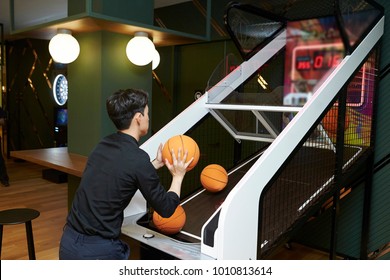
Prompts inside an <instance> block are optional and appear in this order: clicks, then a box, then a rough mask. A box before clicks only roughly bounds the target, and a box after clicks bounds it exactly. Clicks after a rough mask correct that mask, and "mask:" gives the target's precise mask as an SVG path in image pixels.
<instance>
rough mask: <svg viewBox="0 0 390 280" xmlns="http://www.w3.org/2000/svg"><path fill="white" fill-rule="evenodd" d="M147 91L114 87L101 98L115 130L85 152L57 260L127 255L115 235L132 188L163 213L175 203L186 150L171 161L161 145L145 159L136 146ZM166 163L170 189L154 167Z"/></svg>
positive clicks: (143, 130)
mask: <svg viewBox="0 0 390 280" xmlns="http://www.w3.org/2000/svg"><path fill="white" fill-rule="evenodd" d="M147 104H148V95H147V93H146V92H144V91H142V90H137V89H127V90H119V91H118V92H115V93H114V94H112V95H111V96H110V97H108V99H107V101H106V108H107V112H108V115H109V117H110V119H111V120H112V122H113V123H114V125H115V126H116V128H117V130H118V131H117V132H116V133H114V134H111V135H108V136H106V137H105V138H103V139H102V140H101V141H100V143H99V144H98V145H97V146H96V147H95V149H94V150H93V151H92V153H91V154H90V156H89V157H88V162H87V165H86V168H85V170H84V173H83V176H82V178H81V182H80V186H79V187H78V189H77V192H76V194H75V197H74V200H73V203H72V207H71V209H70V212H69V215H68V217H67V224H66V225H65V227H64V232H63V236H62V239H61V244H60V252H59V257H60V259H128V257H129V254H130V249H129V247H128V245H127V244H126V243H124V242H123V241H121V240H120V239H119V235H120V232H121V226H122V222H123V211H124V209H125V208H126V207H127V205H128V204H129V202H130V200H131V199H132V197H133V196H134V194H135V192H136V191H137V190H140V191H141V193H142V195H143V196H144V197H145V199H146V200H147V201H148V202H149V204H150V206H151V207H153V208H154V210H155V211H157V213H159V214H160V215H161V216H163V217H169V216H171V215H172V214H173V212H174V211H175V209H176V207H177V206H178V204H179V202H180V191H181V184H182V181H183V178H184V175H185V173H186V168H187V166H188V165H189V164H190V163H191V161H192V160H193V159H190V160H189V161H186V160H187V151H180V150H179V151H178V156H177V158H176V157H175V154H174V153H173V151H172V157H174V160H173V163H172V164H170V163H169V162H168V161H167V160H165V162H164V161H163V159H162V145H160V146H159V148H158V151H157V157H156V159H155V160H154V161H153V162H150V158H149V156H148V154H147V153H146V152H145V151H143V150H142V149H140V148H139V144H138V142H139V140H140V138H141V137H142V136H144V135H146V134H147V132H148V129H149V116H148V111H149V108H148V105H147ZM164 165H166V166H167V168H168V169H169V171H170V172H171V174H172V183H171V186H170V189H169V190H168V191H166V190H165V189H164V187H163V186H162V185H161V183H160V179H159V177H158V174H157V172H156V169H158V168H161V167H162V166H164Z"/></svg>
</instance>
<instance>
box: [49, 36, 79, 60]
mask: <svg viewBox="0 0 390 280" xmlns="http://www.w3.org/2000/svg"><path fill="white" fill-rule="evenodd" d="M49 52H50V55H51V57H52V58H53V60H54V61H55V62H58V63H63V64H68V63H71V62H73V61H75V60H76V59H77V57H78V56H79V54H80V45H79V42H77V40H76V38H74V37H73V36H72V32H71V31H70V30H67V29H59V30H58V33H57V35H55V36H54V37H53V38H52V39H51V40H50V42H49Z"/></svg>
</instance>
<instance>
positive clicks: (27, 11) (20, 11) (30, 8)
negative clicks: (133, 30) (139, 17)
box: [0, 0, 191, 38]
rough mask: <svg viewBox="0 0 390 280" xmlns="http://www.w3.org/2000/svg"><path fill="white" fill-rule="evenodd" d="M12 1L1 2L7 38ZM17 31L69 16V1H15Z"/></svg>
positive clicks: (165, 0)
mask: <svg viewBox="0 0 390 280" xmlns="http://www.w3.org/2000/svg"><path fill="white" fill-rule="evenodd" d="M188 1H191V0H155V1H154V6H155V8H161V7H165V6H170V5H174V4H178V3H182V2H188ZM9 2H10V0H0V23H2V24H3V25H4V35H5V38H7V37H8V35H9V31H10V8H9ZM14 3H15V9H14V10H15V16H14V18H15V23H16V22H17V25H16V26H15V29H19V28H25V27H28V26H32V25H35V24H40V23H44V22H50V21H53V20H56V19H61V18H64V17H66V16H67V5H68V0H14Z"/></svg>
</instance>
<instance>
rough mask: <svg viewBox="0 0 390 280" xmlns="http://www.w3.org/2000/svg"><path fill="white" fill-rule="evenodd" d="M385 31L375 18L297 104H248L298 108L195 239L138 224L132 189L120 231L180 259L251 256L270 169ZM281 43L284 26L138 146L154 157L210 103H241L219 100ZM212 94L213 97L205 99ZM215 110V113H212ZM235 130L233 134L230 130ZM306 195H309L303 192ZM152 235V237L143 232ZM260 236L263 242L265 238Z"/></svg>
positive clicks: (140, 204)
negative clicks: (208, 232) (210, 240)
mask: <svg viewBox="0 0 390 280" xmlns="http://www.w3.org/2000/svg"><path fill="white" fill-rule="evenodd" d="M383 31H384V18H382V19H380V20H379V21H378V23H377V24H376V25H375V27H374V28H373V29H372V30H371V31H370V32H369V33H368V35H367V36H366V37H365V38H364V39H363V41H362V42H361V43H360V44H359V45H358V46H357V47H356V48H355V50H354V51H353V52H352V53H351V54H349V55H347V56H345V57H344V59H343V60H342V61H341V62H340V64H339V65H338V66H337V67H336V68H335V69H334V70H333V71H332V72H331V73H330V75H329V76H327V77H325V78H324V80H323V81H321V83H319V87H318V88H317V89H316V90H315V91H314V92H313V96H312V97H311V98H310V100H309V101H308V102H307V103H306V104H305V105H304V106H303V107H300V108H299V110H298V109H296V108H286V107H283V108H279V107H273V108H272V106H265V107H262V106H252V107H253V108H252V107H251V108H246V109H250V110H257V111H261V110H281V111H289V110H291V111H294V112H297V114H296V116H295V117H294V118H293V119H292V121H291V122H290V123H289V124H288V125H287V126H286V127H285V129H284V130H283V131H282V132H281V133H280V134H279V135H278V136H277V137H276V138H275V139H274V140H273V142H272V143H271V145H270V146H269V147H268V148H267V149H266V150H265V152H264V153H263V154H262V155H261V156H260V157H259V158H258V159H257V160H256V162H255V163H254V164H253V166H252V167H251V168H250V169H249V171H248V172H246V174H245V175H244V176H243V177H242V178H241V180H240V181H239V182H238V183H237V184H236V186H235V187H234V188H233V189H232V190H231V192H230V193H229V194H228V195H227V197H226V199H225V201H224V202H223V203H222V204H221V205H220V207H219V208H218V209H217V210H216V211H215V213H214V214H213V215H212V216H211V217H210V218H209V220H208V221H207V222H206V223H205V224H204V225H203V228H202V236H201V237H200V239H201V242H200V243H195V244H191V243H184V242H180V241H177V240H175V239H173V238H171V237H169V236H165V235H163V234H160V233H158V232H155V231H153V230H151V229H148V228H145V227H142V226H140V225H138V224H137V223H136V221H137V220H138V219H139V218H140V217H141V216H143V215H144V214H145V213H146V212H147V206H146V201H145V199H144V198H143V197H142V195H141V194H140V192H137V194H136V196H135V197H134V198H133V200H132V202H131V203H130V204H129V206H128V207H127V208H126V211H125V221H124V224H123V227H122V232H123V234H125V235H128V236H129V237H131V238H133V239H135V240H138V241H140V242H142V243H145V244H148V245H149V246H151V247H154V248H156V249H158V250H161V251H163V252H166V253H168V254H170V255H172V256H174V257H176V258H179V259H242V260H245V259H256V258H257V250H258V244H257V243H258V221H259V213H258V212H259V199H260V196H261V193H262V191H263V189H264V187H265V186H266V185H267V183H268V182H269V181H270V180H271V179H272V177H273V175H274V174H275V172H277V171H278V170H279V168H280V167H281V166H282V165H283V163H284V162H285V161H286V160H287V158H288V157H289V155H290V154H291V153H292V151H293V150H294V148H295V147H296V146H297V145H298V144H299V142H300V141H301V140H302V139H303V138H304V136H305V134H306V132H307V131H308V130H309V129H310V128H311V127H312V126H313V125H314V122H315V121H316V120H317V119H318V118H319V117H320V115H321V113H322V112H323V111H324V110H326V108H327V106H329V104H331V102H332V100H333V99H334V97H335V95H336V94H337V92H339V91H340V89H341V88H342V87H343V86H344V84H345V83H346V82H347V80H348V79H349V78H350V77H351V75H352V74H353V73H354V71H355V70H356V69H357V68H358V67H359V65H360V64H361V63H362V61H363V60H364V58H365V57H366V56H367V55H368V53H369V52H370V51H371V50H372V49H373V47H374V46H375V44H376V43H377V42H378V41H379V39H380V38H381V36H382V35H383ZM285 44H286V31H285V30H283V31H282V32H281V33H280V34H279V35H278V36H277V37H276V38H275V39H274V40H273V41H271V42H270V43H269V44H268V45H267V46H266V47H265V48H263V49H262V50H260V51H259V52H258V53H257V54H255V55H254V56H253V57H252V58H250V59H249V60H248V61H245V62H243V63H242V64H241V65H240V66H239V67H237V68H236V69H235V70H233V71H232V72H231V73H230V74H229V75H228V76H226V77H225V78H224V79H222V80H221V81H220V82H219V83H218V84H217V85H216V86H214V87H213V88H211V89H210V90H209V91H208V92H206V94H204V95H203V96H202V97H201V98H199V99H198V100H196V101H195V102H194V103H193V104H191V105H190V106H189V107H188V108H187V109H185V110H184V111H183V112H182V113H180V114H179V115H178V116H177V117H175V118H174V119H173V120H172V121H171V122H169V123H168V124H167V125H166V126H165V127H163V128H162V129H161V130H160V131H158V132H157V133H156V134H155V135H153V136H152V137H151V138H150V139H148V140H147V141H146V142H145V143H144V144H143V145H142V146H141V148H142V149H144V150H145V151H146V152H147V153H148V154H149V156H150V157H151V158H154V156H155V153H156V151H157V147H158V145H160V143H164V142H165V141H166V140H168V139H169V138H170V137H171V136H173V135H177V134H184V133H185V132H186V131H188V130H189V129H190V128H191V127H192V126H193V125H195V124H196V123H197V122H198V121H199V120H200V119H202V118H203V117H204V116H205V115H206V114H208V113H211V114H213V110H214V109H234V110H243V108H242V106H243V105H241V106H240V105H223V104H218V102H217V103H215V100H216V99H215V98H219V99H220V100H222V99H223V98H224V97H225V96H227V95H228V94H230V93H231V92H232V91H233V90H234V89H235V88H237V87H238V86H239V85H240V84H242V83H243V82H244V81H245V80H246V79H247V78H248V77H249V76H250V75H252V74H253V73H254V72H255V71H256V70H257V69H258V68H259V67H261V66H262V65H263V64H264V63H266V62H267V61H268V59H269V58H271V57H272V56H273V55H275V54H276V53H277V52H278V51H279V50H280V49H282V48H283V47H284V46H285ZM210 96H213V103H210V102H208V100H209V97H210ZM213 115H214V114H213ZM233 136H234V135H233ZM308 199H309V198H308ZM217 213H218V215H219V218H218V227H217V229H216V231H215V233H214V244H213V246H209V245H206V244H205V242H204V241H203V238H204V236H203V232H204V230H203V229H204V228H205V227H207V225H208V223H209V222H210V221H211V220H212V219H213V218H214V216H215V215H217ZM150 235H153V236H154V237H153V238H147V237H148V236H150ZM262 242H267V241H266V240H264V241H262Z"/></svg>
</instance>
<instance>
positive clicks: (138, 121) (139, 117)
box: [134, 112, 142, 124]
mask: <svg viewBox="0 0 390 280" xmlns="http://www.w3.org/2000/svg"><path fill="white" fill-rule="evenodd" d="M141 115H142V114H141V113H139V112H138V113H135V116H134V118H135V120H136V121H137V123H138V124H140V123H141Z"/></svg>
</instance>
